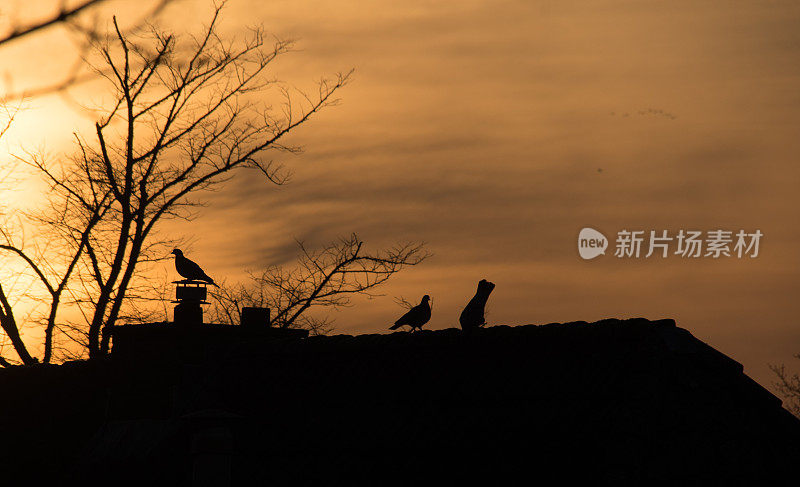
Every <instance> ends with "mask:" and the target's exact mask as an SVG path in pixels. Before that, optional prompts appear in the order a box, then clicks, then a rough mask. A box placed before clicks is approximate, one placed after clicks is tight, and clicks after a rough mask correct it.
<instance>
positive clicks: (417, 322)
mask: <svg viewBox="0 0 800 487" xmlns="http://www.w3.org/2000/svg"><path fill="white" fill-rule="evenodd" d="M430 299H431V297H430V296H428V295H427V294H426V295H425V296H423V297H422V302H420V303H419V304H418V305H416V306H414V307H413V308H411V309H410V310H408V313H406V314H404V315H403V316H401V317H400V319H399V320H397V321H395V322H394V325H392V326H391V327H390V328H389V329H390V330H396V329H398V328H400V327H401V326H403V325H408V326H410V327H411V331H414V329H415V328H419V329H420V330H421V329H422V325H424V324H425V323H427V322H428V320H430V319H431V306H430V304H428V301H430Z"/></svg>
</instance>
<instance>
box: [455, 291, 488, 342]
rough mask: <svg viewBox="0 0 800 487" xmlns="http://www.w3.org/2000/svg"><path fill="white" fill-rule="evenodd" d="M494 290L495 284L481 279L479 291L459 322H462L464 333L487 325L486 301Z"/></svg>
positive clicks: (462, 313) (470, 301)
mask: <svg viewBox="0 0 800 487" xmlns="http://www.w3.org/2000/svg"><path fill="white" fill-rule="evenodd" d="M493 289H494V283H493V282H489V281H487V280H486V279H481V281H480V282H479V283H478V291H477V292H476V293H475V296H473V298H472V299H470V300H469V303H467V306H466V307H465V308H464V311H462V312H461V316H460V317H459V318H458V321H459V322H461V329H462V330H464V331H470V330H474V329H476V328H479V327H481V326H483V325H485V324H486V318H485V317H484V312H485V310H486V300H487V299H489V294H491V293H492V290H493Z"/></svg>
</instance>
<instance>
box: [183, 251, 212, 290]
mask: <svg viewBox="0 0 800 487" xmlns="http://www.w3.org/2000/svg"><path fill="white" fill-rule="evenodd" d="M172 253H173V254H175V270H177V271H178V274H180V275H181V276H182V277H184V278H186V279H189V280H190V281H205V282H207V283H209V284H211V285H212V286H216V285H217V284H216V283H215V282H214V279H211V278H210V277H208V274H206V273H205V272H204V271H203V269H201V268H200V266H199V265H197V263H195V262H193V261H191V260H189V259H187V258H186V257H184V256H183V252H181V250H180V249H175V250H173V251H172ZM217 287H219V286H217Z"/></svg>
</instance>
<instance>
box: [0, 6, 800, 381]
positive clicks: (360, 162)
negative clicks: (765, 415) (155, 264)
mask: <svg viewBox="0 0 800 487" xmlns="http://www.w3.org/2000/svg"><path fill="white" fill-rule="evenodd" d="M43 3H44V2H43ZM132 3H134V2H121V1H118V2H116V3H115V2H112V3H111V4H110V5H109V7H108V12H116V13H117V14H118V15H119V16H120V18H124V17H125V15H131V14H132V9H131V4H132ZM135 3H137V5H138V4H139V3H140V2H135ZM209 9H210V4H209V2H207V1H206V0H182V1H180V2H178V3H177V4H176V5H173V6H172V7H170V8H169V9H167V10H166V11H165V12H164V13H163V14H162V17H161V24H162V25H164V26H165V27H169V28H172V29H176V30H179V31H196V30H197V28H198V27H199V26H200V25H201V24H202V22H204V21H205V20H206V19H207V18H208V13H209ZM3 13H6V12H3ZM20 15H22V16H24V15H25V12H22V13H20ZM28 15H32V14H30V13H28ZM253 24H263V25H264V26H265V28H266V30H267V31H268V32H270V33H273V34H275V35H277V36H278V37H282V38H293V39H297V40H298V43H297V48H298V50H297V51H296V52H293V53H290V54H288V55H286V56H285V57H284V58H283V59H282V60H280V61H279V62H278V63H277V64H276V65H275V71H274V74H275V76H276V77H278V78H280V79H282V80H285V81H287V82H290V83H292V84H294V85H296V86H297V87H298V88H301V89H311V88H313V86H314V82H315V81H316V80H318V79H319V78H320V77H323V76H329V75H332V74H334V73H336V72H339V71H348V70H350V69H351V68H354V69H355V73H354V77H353V81H352V83H351V84H349V85H348V86H347V87H346V88H345V89H344V90H343V91H342V92H341V94H340V97H341V99H342V101H341V104H340V105H339V106H337V107H333V108H330V109H327V110H325V111H323V112H322V113H320V114H319V116H318V117H317V118H316V119H314V120H313V121H312V122H311V123H310V124H308V125H305V126H303V127H301V128H300V130H299V131H298V132H297V133H296V134H295V135H294V136H293V138H292V142H295V143H298V144H302V145H303V146H304V147H305V152H304V153H302V154H300V155H296V156H292V155H285V154H284V155H281V156H280V157H281V161H282V162H284V163H286V165H287V167H289V168H290V169H291V170H292V172H293V178H292V180H291V182H290V183H289V184H287V185H285V186H283V187H280V188H276V187H274V186H271V185H269V184H267V183H266V182H265V181H263V180H262V179H259V178H258V177H253V173H248V172H243V173H240V174H238V175H237V176H236V177H235V178H234V179H233V180H232V181H231V182H230V183H229V184H228V186H227V187H226V188H225V189H224V190H223V191H220V192H217V193H214V194H209V195H207V201H208V203H209V205H208V207H207V208H205V209H203V210H202V211H201V212H200V213H199V215H198V218H197V219H196V220H195V221H193V222H191V223H176V224H174V226H173V228H171V229H170V231H172V232H174V234H175V235H185V236H187V237H191V238H193V240H194V244H193V246H192V247H191V248H188V249H186V250H185V251H186V254H187V256H188V257H190V258H192V259H193V260H196V261H197V262H199V263H201V264H202V265H203V267H204V269H205V270H206V271H207V272H208V273H209V274H210V275H211V276H213V277H214V278H215V279H217V280H223V279H224V280H227V282H236V281H237V280H241V279H243V278H244V276H245V271H246V270H248V269H250V270H256V271H257V270H258V269H259V268H261V267H263V266H265V265H269V264H282V263H286V264H289V263H291V262H292V261H293V260H294V259H295V258H296V256H297V246H296V243H295V239H299V240H303V241H304V242H305V243H306V244H307V245H308V246H311V247H314V246H320V245H323V244H325V243H327V242H329V241H331V240H333V239H335V238H336V237H337V236H342V235H348V234H350V233H351V232H356V233H358V235H359V236H360V237H361V238H362V239H364V240H365V241H366V245H367V246H368V247H369V248H372V249H379V248H382V247H387V246H391V245H392V244H394V243H395V242H399V241H409V240H411V241H419V240H421V241H425V242H426V244H427V245H426V247H427V249H428V250H429V251H430V252H432V253H433V256H432V257H430V258H429V259H428V260H426V261H425V262H424V263H423V264H421V265H419V266H417V267H415V268H411V269H408V270H405V271H403V272H401V273H400V274H399V275H397V276H396V277H395V278H393V279H392V281H390V282H389V283H388V284H387V285H385V286H384V287H383V288H382V289H381V290H380V291H381V292H382V293H384V294H385V295H386V296H384V297H380V298H376V299H372V300H368V299H356V300H354V302H353V304H354V306H353V307H351V308H347V309H345V310H342V311H341V312H338V313H335V318H336V323H335V324H336V332H338V333H348V334H356V333H376V332H386V331H387V328H388V326H389V325H390V324H391V323H392V322H393V321H394V320H395V319H396V318H397V317H398V316H399V315H400V314H402V313H403V311H404V310H403V309H402V308H400V307H399V306H398V305H397V304H396V303H395V302H394V299H393V298H394V297H399V296H403V297H405V298H406V299H408V300H409V301H415V302H417V301H418V300H419V299H420V298H421V296H422V295H423V294H430V295H431V296H432V300H433V317H432V319H431V321H430V323H429V324H428V325H426V328H431V329H441V328H447V327H453V326H458V315H459V313H460V311H461V309H462V308H463V306H464V305H465V304H466V302H467V301H468V300H469V299H470V298H471V296H472V295H473V294H474V291H475V287H476V285H477V282H478V281H479V280H480V279H482V278H486V279H488V280H490V281H492V282H494V283H496V285H497V287H496V289H495V291H494V293H493V294H492V296H491V298H490V300H489V305H488V316H487V320H488V322H489V323H490V324H527V323H537V324H541V323H548V322H566V321H575V320H586V321H594V320H598V319H602V318H607V317H619V318H625V317H639V316H641V317H646V318H651V319H659V318H674V319H675V320H676V321H677V323H678V326H681V327H683V328H686V329H688V330H689V331H690V332H692V333H693V334H694V335H695V336H697V337H698V338H700V339H702V340H704V341H706V342H708V343H709V344H710V345H712V346H714V347H715V348H717V349H718V350H720V351H722V352H723V353H725V354H727V355H729V356H731V357H732V358H734V359H736V360H738V361H740V362H742V363H743V364H744V366H745V371H746V372H747V373H748V374H749V375H750V376H752V377H753V378H755V379H756V380H758V381H759V382H760V383H761V384H762V385H764V386H768V387H769V386H770V382H771V381H772V376H771V372H770V371H769V370H768V368H767V364H768V363H776V362H786V363H787V365H791V366H792V368H795V369H800V362H799V361H794V362H792V360H793V359H792V358H791V356H792V354H794V353H800V322H799V320H798V316H799V315H800V303H799V302H798V297H797V291H798V290H799V289H800V287H799V286H798V285H800V255H798V250H800V245H799V244H798V242H799V241H800V230H799V229H798V227H797V225H796V224H797V221H798V211H800V210H798V207H799V206H800V192H799V191H798V183H800V164H799V163H800V158H799V157H798V156H799V155H800V136H799V135H800V90H798V86H800V30H799V29H797V26H798V25H800V4H798V3H797V2H796V1H779V0H776V1H770V2H756V1H752V0H751V1H744V0H742V1H722V2H720V1H704V0H669V1H650V2H642V1H635V0H630V1H621V0H581V1H578V0H574V1H573V0H561V1H548V0H507V1H506V0H493V1H490V0H466V1H458V2H433V1H421V0H420V1H417V0H408V1H405V2H394V1H389V0H374V1H368V2H364V1H354V0H340V1H330V0H329V1H288V0H284V1H269V2H262V1H253V0H231V2H230V3H229V5H228V8H227V9H226V12H225V14H224V29H223V31H224V32H225V33H226V34H227V35H230V36H234V35H241V34H242V33H243V32H244V29H245V27H246V26H248V25H253ZM68 38H69V36H68V35H65V34H64V32H63V31H59V30H58V29H56V30H54V31H52V32H48V33H47V34H46V35H45V36H42V37H41V38H38V39H34V40H31V41H26V42H24V43H16V44H13V45H10V46H8V47H6V48H3V49H2V50H0V69H2V72H0V81H2V84H0V87H2V88H1V89H2V90H3V91H4V92H10V91H19V90H21V89H25V88H26V87H30V86H35V85H37V83H38V82H39V81H41V80H42V79H44V78H49V77H51V76H54V73H59V72H63V70H64V69H66V67H68V66H69V64H68V62H67V63H65V61H64V60H65V59H69V53H70V52H71V50H73V49H74V48H73V44H70V43H69V42H64V39H68ZM55 46H57V47H55ZM58 49H60V50H63V51H64V53H61V52H60V51H57V50H58ZM65 66H66V67H65ZM75 96H76V97H80V96H85V93H81V92H80V90H79V89H78V90H77V91H76V94H75ZM92 124H93V120H92V118H91V116H90V114H87V113H86V112H81V111H80V110H78V109H76V108H75V106H74V105H73V104H71V103H68V102H65V101H64V100H63V99H62V98H61V97H58V96H46V97H40V98H34V99H29V100H27V101H26V102H25V105H24V110H23V111H21V112H20V115H19V117H18V120H17V122H16V123H15V125H14V126H13V127H12V130H11V131H10V132H9V133H8V134H7V137H5V138H4V140H3V141H2V142H0V144H2V150H3V152H2V154H4V155H3V161H2V164H4V165H5V164H6V161H9V164H10V161H11V157H10V156H8V155H5V154H9V153H20V152H21V150H22V149H23V148H27V149H42V148H44V149H45V150H46V151H47V152H48V153H50V154H54V155H57V154H59V153H63V152H70V151H71V150H72V146H71V145H70V139H71V136H72V135H71V134H72V132H73V131H76V130H77V131H81V132H85V133H87V134H89V133H90V132H89V131H90V130H91V128H92ZM6 167H8V166H6ZM36 187H37V186H36V185H35V184H34V183H32V182H30V181H27V182H26V181H21V182H19V184H18V185H17V187H16V188H3V189H2V195H0V204H3V205H6V206H9V207H15V208H23V207H30V206H35V205H36V204H37V193H36V191H35V189H36ZM584 227H592V228H595V229H597V230H599V231H601V232H603V233H604V234H605V235H606V236H607V237H609V238H610V239H612V242H611V246H610V248H609V250H608V251H607V252H606V255H605V256H600V257H598V258H596V259H594V260H589V261H584V260H582V259H581V258H580V256H579V255H578V252H577V236H578V232H579V231H580V230H581V229H582V228H584ZM622 229H627V230H644V231H646V232H647V233H649V231H650V230H656V231H659V232H660V231H661V230H668V231H669V232H670V234H673V235H674V234H675V233H677V231H678V230H680V229H685V230H701V231H703V232H707V231H711V230H717V229H724V230H732V231H734V232H737V231H738V230H745V231H747V232H754V231H755V230H756V229H758V230H760V231H761V232H762V233H763V235H764V236H763V237H762V241H761V248H760V253H759V255H758V257H756V258H749V257H747V258H742V259H739V258H736V257H730V258H721V259H712V258H710V257H702V258H697V259H686V258H681V257H680V256H678V255H670V256H669V257H668V258H660V257H651V258H649V259H645V258H644V257H641V258H639V259H620V258H617V257H615V256H614V249H613V246H614V242H613V240H614V239H615V238H616V233H617V232H618V231H619V230H622ZM674 250H675V248H674V247H673V248H672V251H674ZM164 272H166V273H171V272H174V270H173V269H172V268H171V264H165V265H164ZM170 275H172V274H170Z"/></svg>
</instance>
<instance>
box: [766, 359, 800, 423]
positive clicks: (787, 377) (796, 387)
mask: <svg viewBox="0 0 800 487" xmlns="http://www.w3.org/2000/svg"><path fill="white" fill-rule="evenodd" d="M795 357H796V358H798V359H800V354H798V355H795ZM769 368H770V370H772V371H773V372H774V373H775V375H776V376H777V377H778V381H777V382H775V387H777V388H778V392H780V393H781V394H782V395H783V396H784V397H785V398H786V399H787V401H788V402H787V403H786V408H787V409H788V410H789V411H791V412H792V413H794V415H795V416H797V417H800V375H798V374H796V373H794V374H790V373H789V372H786V367H785V366H784V365H783V364H781V365H773V364H771V365H770V366H769Z"/></svg>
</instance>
